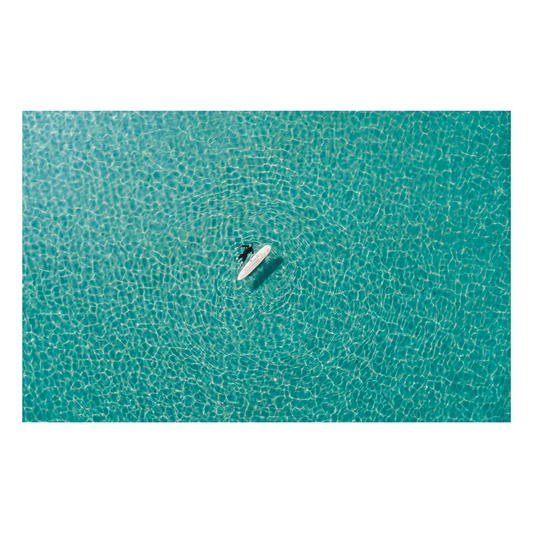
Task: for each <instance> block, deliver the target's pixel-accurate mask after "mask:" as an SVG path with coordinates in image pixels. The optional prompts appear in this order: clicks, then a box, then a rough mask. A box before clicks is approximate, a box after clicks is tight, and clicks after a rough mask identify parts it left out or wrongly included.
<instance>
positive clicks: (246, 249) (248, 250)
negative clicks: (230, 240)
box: [235, 242, 254, 270]
mask: <svg viewBox="0 0 533 533" xmlns="http://www.w3.org/2000/svg"><path fill="white" fill-rule="evenodd" d="M253 246H254V243H253V242H251V243H250V244H241V245H240V246H237V248H235V250H238V249H239V248H244V252H243V253H242V254H241V255H239V257H237V261H239V260H241V259H242V265H244V263H245V261H246V258H247V257H248V254H253V253H254V248H253ZM242 265H241V267H242ZM239 270H240V267H239Z"/></svg>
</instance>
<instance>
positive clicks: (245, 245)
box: [235, 244, 248, 250]
mask: <svg viewBox="0 0 533 533" xmlns="http://www.w3.org/2000/svg"><path fill="white" fill-rule="evenodd" d="M243 246H244V248H246V247H247V246H248V245H247V244H241V245H240V246H237V248H235V250H238V249H239V248H242V247H243Z"/></svg>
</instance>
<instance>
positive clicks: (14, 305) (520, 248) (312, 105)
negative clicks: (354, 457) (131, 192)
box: [0, 88, 533, 446]
mask: <svg viewBox="0 0 533 533" xmlns="http://www.w3.org/2000/svg"><path fill="white" fill-rule="evenodd" d="M0 94H1V96H2V99H1V100H0V150H1V151H0V157H1V158H0V161H2V163H3V164H2V167H3V169H4V173H3V175H2V178H3V180H2V184H3V188H4V191H3V194H2V195H1V202H2V204H1V207H2V209H1V217H2V218H1V220H2V226H1V227H2V242H3V249H4V250H5V252H6V253H5V254H3V261H2V262H1V269H2V277H1V280H2V285H3V290H2V295H3V299H2V306H1V325H2V330H1V332H2V340H3V343H2V347H3V353H2V356H1V357H0V423H1V427H2V438H1V440H0V445H492V446H497V445H531V444H533V442H532V441H533V438H532V436H533V431H532V422H531V420H532V417H531V414H530V409H531V406H532V405H533V401H532V400H533V387H532V386H531V385H530V378H531V376H532V369H533V362H532V359H533V358H532V357H531V355H532V352H531V351H530V349H528V348H527V346H528V341H527V336H526V335H527V328H528V326H529V322H530V320H529V319H530V316H531V311H530V310H529V307H530V306H529V301H530V297H531V281H530V276H528V271H527V270H528V268H529V265H530V264H531V263H530V261H529V258H530V255H531V253H530V251H529V247H528V245H529V243H530V242H531V237H530V235H529V233H530V229H531V223H530V222H529V220H530V217H529V216H528V210H529V209H528V208H529V205H528V204H529V202H530V198H531V197H532V196H531V181H532V178H533V175H532V172H531V167H532V165H531V157H532V154H531V152H532V148H533V126H532V125H533V90H532V89H531V88H450V89H443V88H435V89H433V88H392V89H389V88H270V89H268V88H214V89H211V88H98V89H85V88H81V89H78V88H43V89H33V88H21V89H17V88H2V89H0ZM25 110H43V111H44V110H65V111H67V110H77V111H78V110H98V111H103V110H113V111H121V110H124V111H129V110H138V111H140V110H326V111H329V110H353V111H365V110H370V111H379V110H387V111H405V110H409V111H412V110H449V111H477V110H479V111H487V110H510V111H511V135H512V146H511V152H512V156H511V165H512V167H511V168H512V217H511V228H512V246H513V249H512V251H513V253H512V289H511V290H512V330H511V335H512V339H511V346H512V396H511V398H512V400H511V409H512V415H511V422H510V423H486V424H482V423H440V424H437V423H419V424H411V423H327V424H324V423H294V424H292V423H291V424H282V423H239V424H233V423H231V424H229V423H151V424H149V425H148V426H145V425H144V424H140V423H23V422H22V344H21V339H22V321H21V317H22V298H21V279H22V216H21V206H22V111H25Z"/></svg>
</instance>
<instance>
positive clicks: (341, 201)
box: [22, 112, 511, 422]
mask: <svg viewBox="0 0 533 533" xmlns="http://www.w3.org/2000/svg"><path fill="white" fill-rule="evenodd" d="M510 189H511V177H510V113H508V112H482V113H481V112H470V113H467V112H453V113H452V112H446V113H440V112H429V113H425V112H409V113H407V112H361V113H354V112H342V113H341V112H339V113H331V112H277V113H274V112H246V113H243V112H231V113H228V112H226V113H218V112H207V113H192V112H191V113H179V112H168V113H160V112H147V113H138V112H128V113H125V112H76V113H67V112H42V113H41V112H25V113H24V114H23V317H22V319H23V339H22V342H23V420H24V421H154V422H155V421H158V422H161V421H254V422H260V421H279V422H282V421H291V422H293V421H301V422H314V421H316V422H318V421H342V422H355V421H365V422H383V421H400V422H401V421H438V422H440V421H443V422H444V421H479V422H481V421H510V409H511V398H510V390H511V388H510V387H511V377H510V372H511V370H510V365H511V357H510V311H511V307H510V290H511V285H510V273H511V272H510V254H511V241H510V237H511V234H510V232H511V225H510V214H511V213H510V209H511V199H510V195H511V190H510ZM247 242H253V243H254V247H255V249H256V251H257V250H258V249H259V248H260V247H261V246H263V245H265V244H270V245H271V246H272V252H271V254H270V255H269V257H268V258H267V259H266V261H265V262H264V263H263V264H262V265H261V266H260V267H259V268H258V269H257V270H256V271H255V272H254V273H253V274H252V275H250V276H249V277H248V278H247V279H246V280H244V281H242V282H238V283H237V282H236V276H237V263H236V261H235V252H234V248H235V247H236V246H238V245H240V244H243V243H247Z"/></svg>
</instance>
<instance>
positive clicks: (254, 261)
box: [237, 244, 272, 281]
mask: <svg viewBox="0 0 533 533" xmlns="http://www.w3.org/2000/svg"><path fill="white" fill-rule="evenodd" d="M271 248H272V247H271V246H269V245H268V244H267V245H266V246H263V248H261V250H259V251H258V252H257V253H256V254H255V255H254V256H253V257H252V258H251V259H250V261H248V263H246V265H244V267H243V269H242V270H241V271H240V272H239V275H238V276H237V280H239V281H240V280H241V279H244V278H245V277H246V276H249V275H250V274H251V273H252V272H253V271H254V270H255V269H256V268H257V267H258V266H259V265H260V264H261V263H262V262H263V259H264V258H265V257H266V256H267V255H268V254H269V253H270V250H271Z"/></svg>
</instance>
